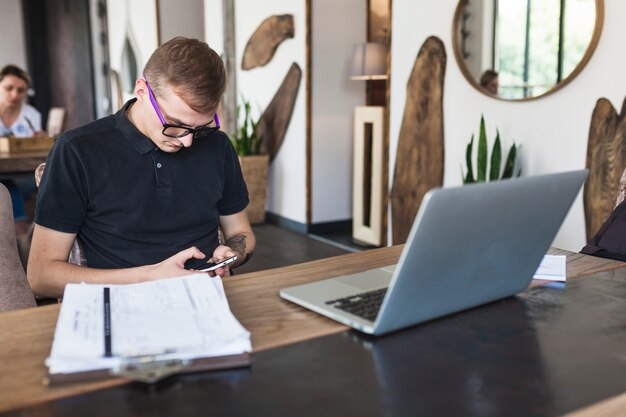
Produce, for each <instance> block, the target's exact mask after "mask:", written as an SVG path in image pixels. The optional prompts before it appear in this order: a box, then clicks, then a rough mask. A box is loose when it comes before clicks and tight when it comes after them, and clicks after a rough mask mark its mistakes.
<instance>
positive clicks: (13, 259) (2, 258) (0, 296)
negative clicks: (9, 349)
mask: <svg viewBox="0 0 626 417" xmlns="http://www.w3.org/2000/svg"><path fill="white" fill-rule="evenodd" d="M36 305H37V303H36V302H35V297H34V296H33V292H32V291H31V289H30V285H29V284H28V280H27V279H26V273H25V272H24V268H22V263H21V261H20V256H19V254H18V252H17V240H16V237H15V223H14V222H13V207H12V204H11V194H10V193H9V191H8V190H7V189H6V187H5V186H4V185H2V184H0V312H3V311H10V310H17V309H20V308H28V307H35V306H36Z"/></svg>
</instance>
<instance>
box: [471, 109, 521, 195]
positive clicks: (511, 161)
mask: <svg viewBox="0 0 626 417" xmlns="http://www.w3.org/2000/svg"><path fill="white" fill-rule="evenodd" d="M496 132H497V133H496V140H495V142H494V143H493V147H492V149H491V158H489V151H488V149H487V132H486V129H485V119H484V117H482V116H481V117H480V132H479V134H478V149H477V153H476V176H474V169H473V164H472V148H473V146H474V135H473V134H472V138H471V139H470V142H469V144H468V145H467V149H466V151H465V161H466V164H467V173H466V174H464V175H463V168H461V175H462V177H463V184H471V183H474V182H485V181H498V180H502V179H506V178H511V177H513V173H514V171H515V157H516V155H517V146H516V145H515V143H514V144H513V145H511V148H510V149H509V153H508V155H507V157H506V161H505V163H504V169H502V145H501V144H500V132H498V131H496ZM488 159H489V177H487V160H488ZM520 174H521V170H520V171H518V172H517V175H516V176H518V177H519V175H520Z"/></svg>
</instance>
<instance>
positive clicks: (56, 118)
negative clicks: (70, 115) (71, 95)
mask: <svg viewBox="0 0 626 417" xmlns="http://www.w3.org/2000/svg"><path fill="white" fill-rule="evenodd" d="M64 121H65V109H64V108H63V107H52V108H51V109H50V111H49V112H48V124H47V126H46V130H47V131H48V136H50V137H55V136H57V135H59V134H60V133H61V132H62V131H63V122H64Z"/></svg>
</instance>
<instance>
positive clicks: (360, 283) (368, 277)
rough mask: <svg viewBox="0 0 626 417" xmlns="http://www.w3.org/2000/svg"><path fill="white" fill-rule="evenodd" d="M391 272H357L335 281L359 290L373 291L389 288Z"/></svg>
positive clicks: (373, 270)
mask: <svg viewBox="0 0 626 417" xmlns="http://www.w3.org/2000/svg"><path fill="white" fill-rule="evenodd" d="M392 276H393V272H391V271H389V270H387V269H383V268H380V269H372V270H370V271H364V272H358V273H356V274H352V275H346V276H343V277H337V278H335V280H337V281H339V282H342V283H344V284H347V285H351V286H353V287H356V288H358V289H360V290H375V289H378V288H383V287H387V286H389V282H391V277H392Z"/></svg>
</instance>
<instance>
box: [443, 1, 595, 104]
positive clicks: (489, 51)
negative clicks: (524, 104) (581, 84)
mask: <svg viewBox="0 0 626 417" xmlns="http://www.w3.org/2000/svg"><path fill="white" fill-rule="evenodd" d="M603 18H604V2H603V0H541V1H532V0H460V1H459V4H458V6H457V8H456V12H455V14H454V22H453V27H452V38H453V39H452V42H453V47H454V55H455V57H456V60H457V62H458V64H459V67H460V68H461V72H462V73H463V75H464V76H465V78H466V79H467V80H468V81H469V82H470V84H472V85H473V86H474V87H475V88H476V89H478V90H479V91H481V92H482V93H485V94H488V95H490V96H492V97H495V98H499V99H504V100H531V99H534V98H538V97H542V96H545V95H547V94H550V93H552V92H554V91H556V90H558V89H559V88H562V87H563V86H564V85H566V84H567V83H569V82H570V81H571V80H572V79H573V78H574V77H576V75H578V73H579V72H580V71H582V69H583V67H584V66H585V65H586V64H587V62H588V61H589V58H591V55H592V54H593V51H594V50H595V48H596V45H597V44H598V40H599V39H600V33H601V31H602V23H603Z"/></svg>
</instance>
